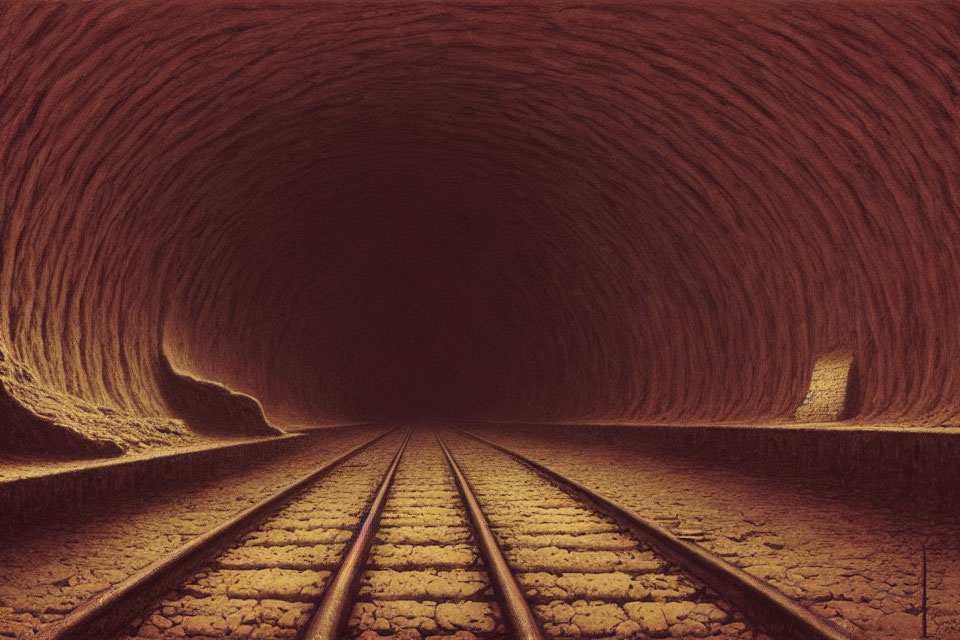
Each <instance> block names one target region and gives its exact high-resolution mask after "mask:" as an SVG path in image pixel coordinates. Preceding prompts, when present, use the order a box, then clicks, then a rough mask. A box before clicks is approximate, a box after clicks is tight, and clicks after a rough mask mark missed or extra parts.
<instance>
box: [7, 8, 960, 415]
mask: <svg viewBox="0 0 960 640" xmlns="http://www.w3.org/2000/svg"><path fill="white" fill-rule="evenodd" d="M958 42H960V9H958V7H957V6H956V5H955V4H952V3H946V2H944V3H938V2H917V3H870V2H859V3H853V2H851V3H838V2H820V3H817V2H768V1H763V2H753V1H737V2H721V3H718V2H707V1H706V0H704V1H702V2H646V1H641V2H635V1H630V2H615V3H593V2H587V3H583V2H567V1H563V0H559V1H554V0H550V1H548V2H532V3H515V2H509V3H508V2H491V1H485V0H484V1H480V2H443V3H439V2H426V1H408V0H399V1H391V2H389V3H387V2H330V3H314V2H303V1H299V0H274V1H271V2H269V3H267V2H256V1H254V0H235V1H223V0H215V1H213V2H204V3H196V2H185V1H182V0H174V1H170V2H145V1H130V0H123V1H120V0H117V1H105V0H95V1H92V2H67V3H48V2H29V1H26V2H9V3H4V4H3V5H0V167H2V170H0V199H2V218H0V250H2V264H0V351H2V352H3V353H5V354H6V359H7V362H16V363H18V366H20V367H22V368H23V370H24V371H27V372H29V374H28V375H29V378H30V380H28V381H27V382H26V383H24V384H27V385H28V386H30V385H32V386H33V388H38V389H43V390H45V393H47V395H48V396H49V397H50V398H53V399H54V401H55V400H56V399H57V398H72V399H71V400H70V402H73V401H74V399H77V400H76V402H80V403H84V402H85V403H89V404H91V405H95V406H99V407H112V408H113V409H111V410H116V411H118V412H120V413H121V414H124V415H140V416H152V417H165V416H171V415H173V416H177V417H182V416H180V415H179V414H178V413H177V411H174V410H172V409H171V405H172V404H174V405H175V404H177V402H172V401H171V399H170V389H171V388H179V387H178V386H177V385H178V384H179V383H177V384H174V383H172V382H171V380H170V378H171V376H174V377H175V376H177V373H175V372H180V373H182V374H186V375H189V376H192V377H195V378H202V379H205V380H214V381H217V382H220V383H222V384H224V385H226V386H227V387H229V388H230V389H233V390H235V391H239V392H243V393H245V394H249V395H251V396H253V397H255V398H257V399H258V400H259V401H260V402H261V403H262V405H263V407H264V409H265V411H266V414H267V417H268V418H269V419H270V420H271V421H272V422H274V423H276V424H289V423H304V422H334V421H349V420H366V419H381V418H386V419H390V418H405V417H463V418H481V419H504V420H528V421H530V420H571V421H576V420H626V421H633V420H637V421H720V420H745V419H750V420H755V419H761V418H762V419H769V418H775V417H789V416H791V415H792V413H793V411H794V409H795V408H796V407H797V406H798V405H799V404H800V402H801V401H802V400H803V397H804V393H805V390H806V385H807V383H808V381H809V376H810V371H811V368H812V366H813V363H814V361H815V360H816V358H817V356H818V354H823V353H827V352H831V351H835V350H838V349H839V350H845V351H848V352H851V353H853V355H854V358H855V360H856V363H857V370H858V375H859V378H860V380H859V393H860V397H859V399H858V413H857V415H856V416H855V417H857V418H860V419H871V420H872V419H882V420H928V421H942V420H943V419H944V418H947V417H949V416H952V415H954V414H955V413H956V412H957V410H958V407H960V367H958V363H960V320H958V318H960V286H958V282H960V213H958V211H960V210H958V204H957V203H958V202H960V160H958V147H960V145H958V133H957V131H958V130H957V122H956V119H957V115H958V102H957V101H958V97H957V96H958V77H960V72H958V63H957V54H958V45H957V43H958ZM167 360H169V366H168V365H167V364H166V361H167ZM21 382H22V381H21ZM175 393H176V392H175ZM197 393H200V395H201V396H202V395H203V393H202V392H200V391H198V392H197ZM63 402H67V400H64V401H63ZM245 402H246V401H245ZM131 428H132V429H135V428H134V427H131ZM226 428H227V430H229V427H226Z"/></svg>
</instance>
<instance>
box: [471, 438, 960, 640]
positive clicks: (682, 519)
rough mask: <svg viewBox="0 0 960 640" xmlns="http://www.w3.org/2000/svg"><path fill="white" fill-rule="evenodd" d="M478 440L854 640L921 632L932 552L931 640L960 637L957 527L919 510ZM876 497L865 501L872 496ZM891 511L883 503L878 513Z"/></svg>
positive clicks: (815, 489) (695, 466) (826, 491)
mask: <svg viewBox="0 0 960 640" xmlns="http://www.w3.org/2000/svg"><path fill="white" fill-rule="evenodd" d="M486 437H489V438H490V439H492V440H494V441H496V442H498V443H499V444H502V445H505V446H507V447H510V448H513V449H515V450H516V451H518V452H520V453H523V454H524V455H527V456H529V457H530V458H532V459H535V460H537V461H540V462H543V463H544V464H547V465H548V466H550V467H552V468H554V469H556V470H557V471H559V472H561V473H563V474H566V475H568V476H569V477H571V478H573V479H575V480H577V481H579V482H581V483H583V484H584V485H586V486H588V487H591V488H593V489H595V490H597V491H599V492H600V493H602V494H603V495H605V496H607V497H609V498H611V499H613V500H616V501H618V502H619V503H620V504H623V505H624V506H627V507H629V508H631V509H634V510H636V511H637V512H639V513H641V514H643V515H645V516H647V517H649V518H652V519H653V520H655V521H657V522H658V523H659V524H661V525H663V526H664V527H666V528H668V529H670V530H672V531H673V532H674V533H675V534H678V535H679V536H680V537H682V538H686V539H688V540H691V541H694V542H696V543H698V544H700V545H702V546H704V547H705V548H707V549H709V550H711V551H713V552H714V553H717V554H718V555H720V556H722V557H724V558H725V559H726V560H727V561H728V562H731V563H732V564H735V565H737V566H739V567H741V568H743V569H744V570H746V571H747V572H749V573H752V574H753V575H755V576H757V577H760V578H762V579H765V580H767V581H768V582H770V583H771V584H773V585H774V586H776V587H777V588H778V589H780V590H781V591H783V592H784V593H786V594H787V595H789V596H791V597H793V598H795V599H797V600H798V601H800V602H801V603H803V604H805V605H807V606H808V607H809V608H810V609H811V610H812V611H814V612H816V613H818V614H820V615H822V616H824V617H826V618H829V619H831V620H833V621H834V622H836V623H837V624H838V625H839V626H841V627H842V628H844V629H845V630H847V631H848V632H849V633H851V635H855V636H860V637H863V638H870V639H874V638H878V639H879V638H883V639H890V640H906V639H908V638H917V637H918V636H919V633H920V615H919V611H920V608H919V600H920V596H919V570H920V548H921V544H922V543H923V541H924V540H927V541H928V548H929V574H928V589H929V637H931V638H939V639H942V640H956V639H958V638H960V522H958V520H957V517H956V514H955V513H954V514H946V515H944V514H943V513H942V512H938V511H937V510H936V509H932V508H928V507H925V506H924V502H923V501H922V500H919V499H918V500H916V501H909V500H904V499H903V498H896V499H894V498H893V497H892V496H886V497H884V498H881V499H880V500H878V497H877V495H876V490H873V491H872V492H871V491H870V487H866V488H864V489H859V490H858V489H849V488H838V487H836V486H834V485H832V484H831V482H830V479H829V478H808V477H791V476H789V474H788V473H787V472H786V471H785V472H784V474H783V475H782V476H781V477H779V478H777V479H776V480H775V481H774V480H770V479H764V478H762V477H756V476H754V477H751V476H750V475H747V474H744V473H743V472H742V471H739V470H735V469H734V470H731V469H729V468H726V469H724V468H711V467H710V466H708V465H705V464H704V462H703V461H702V460H698V459H689V458H688V459H682V458H680V457H677V456H666V455H658V454H657V453H656V452H655V451H650V450H647V451H645V450H643V449H641V448H640V447H639V446H638V445H630V449H628V450H625V449H624V445H623V444H617V445H615V444H612V443H611V444H607V445H604V444H591V445H590V446H589V447H584V446H580V445H578V444H577V442H576V440H575V439H573V438H571V439H562V438H560V439H556V438H555V439H553V440H552V441H546V440H544V439H542V438H537V437H536V435H535V434H526V435H524V434H523V433H519V432H514V433H508V432H506V431H502V430H496V431H488V432H487V433H486ZM871 493H872V495H871ZM884 500H889V502H888V503H887V504H885V505H884V504H878V502H883V501H884Z"/></svg>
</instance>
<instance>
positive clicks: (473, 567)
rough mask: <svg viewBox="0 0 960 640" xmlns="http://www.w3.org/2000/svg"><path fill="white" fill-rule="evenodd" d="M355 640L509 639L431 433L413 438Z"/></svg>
mask: <svg viewBox="0 0 960 640" xmlns="http://www.w3.org/2000/svg"><path fill="white" fill-rule="evenodd" d="M347 636H348V637H360V638H364V639H370V638H391V637H395V638H418V639H419V638H457V639H460V640H469V639H471V638H473V639H477V640H486V639H492V638H500V637H505V629H504V625H503V622H502V619H501V614H500V611H499V607H498V605H497V603H496V599H495V594H494V592H493V590H492V589H491V587H490V580H489V577H488V576H487V573H486V571H485V570H484V568H483V563H482V560H481V557H480V551H479V549H478V547H477V545H476V542H475V541H474V538H473V533H472V531H471V528H470V523H469V520H468V519H467V515H466V511H465V510H464V507H463V504H462V502H461V500H460V495H459V493H458V492H457V488H456V484H455V483H454V480H453V476H452V475H451V473H450V470H449V468H448V466H447V462H446V460H445V459H444V457H443V453H442V451H441V449H440V447H439V445H438V444H437V442H436V439H435V438H434V436H433V435H432V434H431V433H430V432H429V431H418V432H416V433H415V434H414V435H413V436H412V438H411V440H410V442H409V444H408V445H407V451H406V453H405V455H404V458H403V460H401V462H400V467H399V468H398V470H397V475H396V477H395V478H394V483H393V487H392V488H391V492H390V496H389V498H388V499H387V502H386V505H385V507H384V512H383V515H382V516H381V519H380V529H379V530H378V532H377V536H376V541H375V543H374V546H373V548H372V549H371V551H370V556H369V559H368V564H367V570H366V571H365V572H364V574H363V575H362V576H361V579H360V592H359V596H358V600H357V602H356V603H355V604H354V607H353V610H352V612H351V616H350V619H349V621H348V623H347Z"/></svg>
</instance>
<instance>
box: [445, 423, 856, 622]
mask: <svg viewBox="0 0 960 640" xmlns="http://www.w3.org/2000/svg"><path fill="white" fill-rule="evenodd" d="M456 431H458V432H459V433H461V434H463V435H465V436H467V437H470V438H473V439H474V440H477V441H478V442H481V443H483V444H485V445H487V446H490V447H492V448H494V449H496V450H498V451H500V452H502V453H504V454H506V455H508V456H510V457H512V458H513V459H515V460H517V461H519V462H521V463H523V464H525V465H527V466H528V467H531V468H532V469H534V470H535V471H537V472H539V473H540V474H541V475H543V476H544V477H546V478H548V479H549V480H551V481H553V482H554V483H555V484H557V485H559V486H560V488H561V489H565V490H566V491H567V492H568V493H573V494H574V495H577V496H579V497H580V499H581V500H584V501H585V502H587V503H589V504H591V505H593V506H595V507H596V508H597V509H598V510H600V511H601V512H603V513H606V514H607V515H609V516H611V517H613V518H614V519H615V520H617V521H619V522H620V523H621V524H623V525H625V526H626V527H627V528H629V529H630V530H632V531H634V532H636V533H637V534H638V535H639V536H641V537H642V538H643V539H645V540H646V541H647V542H649V543H650V545H651V546H652V547H654V548H656V550H657V551H658V552H660V553H661V554H663V555H664V556H666V557H667V559H669V560H671V561H673V562H674V563H676V564H677V565H678V566H680V567H681V568H682V569H683V570H684V571H686V572H687V573H689V574H691V575H693V576H695V577H696V578H698V579H700V580H701V581H702V582H703V583H704V584H706V585H707V586H708V587H710V588H711V589H713V590H714V591H716V592H717V593H718V594H720V596H721V597H723V598H724V599H725V600H727V601H729V602H730V603H731V604H732V605H734V606H735V607H736V608H737V609H739V610H740V611H741V612H742V613H744V614H745V615H747V616H748V617H750V618H751V619H752V620H753V621H754V622H755V623H756V624H757V625H759V626H760V627H761V628H763V630H764V631H766V632H767V633H769V634H771V635H773V636H775V637H777V638H784V639H787V638H789V639H790V640H852V639H851V637H850V636H848V635H847V634H845V633H844V632H843V631H841V630H840V629H838V628H837V627H836V626H834V625H833V624H831V623H830V622H828V621H827V620H824V619H823V618H821V617H819V616H817V615H815V614H813V613H812V612H810V611H808V610H807V609H805V608H804V607H802V606H801V605H800V604H798V603H797V602H795V601H794V600H793V599H791V598H789V597H787V596H786V595H784V594H783V593H781V592H780V591H778V590H777V589H775V588H774V587H772V586H771V585H769V584H768V583H766V582H764V581H763V580H760V579H759V578H756V577H755V576H752V575H750V574H749V573H747V572H746V571H744V570H743V569H740V568H739V567H735V566H733V565H732V564H730V563H729V562H727V561H725V560H724V559H722V558H721V557H720V556H718V555H716V554H714V553H711V552H710V551H708V550H706V549H705V548H703V547H701V546H700V545H696V544H693V543H691V542H687V541H686V540H681V539H680V538H678V537H677V536H675V535H674V534H673V533H671V532H670V531H669V530H667V529H665V528H664V527H662V526H660V525H659V524H657V523H656V522H654V521H652V520H650V519H649V518H645V517H643V516H641V515H640V514H638V513H637V512H635V511H632V510H630V509H627V508H626V507H622V506H620V505H619V504H617V503H616V502H614V501H613V500H610V499H609V498H607V497H605V496H603V495H601V494H599V493H597V492H596V491H594V490H593V489H590V488H589V487H586V486H584V485H582V484H580V483H579V482H577V481H576V480H571V479H570V478H568V477H566V476H565V475H563V474H562V473H560V472H558V471H555V470H553V469H551V468H550V467H548V466H547V465H545V464H542V463H540V462H537V461H536V460H532V459H530V458H528V457H527V456H525V455H523V454H521V453H517V452H516V451H513V450H512V449H508V448H507V447H504V446H502V445H499V444H496V443H494V442H490V441H489V440H486V439H484V438H481V437H480V436H478V435H475V434H472V433H469V432H467V431H463V430H461V429H456Z"/></svg>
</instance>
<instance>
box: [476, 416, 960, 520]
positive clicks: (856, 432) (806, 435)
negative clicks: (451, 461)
mask: <svg viewBox="0 0 960 640" xmlns="http://www.w3.org/2000/svg"><path fill="white" fill-rule="evenodd" d="M470 426H471V430H473V431H476V432H490V433H493V432H496V431H515V430H517V429H526V430H528V432H530V433H535V434H536V435H537V436H538V437H544V438H550V439H557V440H561V441H566V442H573V443H576V444H577V445H578V446H583V447H589V446H591V445H592V444H600V443H604V444H608V445H609V444H614V443H615V444H616V445H617V446H618V447H622V449H623V452H624V454H625V455H629V454H630V453H631V452H632V451H650V452H653V453H656V454H657V455H670V456H677V457H683V458H690V459H693V460H695V461H696V462H697V463H698V464H702V465H704V466H711V465H712V466H718V465H726V466H735V467H736V468H737V469H740V470H743V471H744V472H748V473H763V474H770V475H790V474H821V475H828V476H829V477H830V478H831V480H833V481H835V482H838V483H852V484H865V483H866V484H872V485H876V486H878V487H891V488H894V489H896V490H904V491H919V492H926V493H928V494H930V495H931V497H932V498H933V499H936V500H941V501H942V502H943V503H944V504H957V499H958V498H960V464H958V462H960V429H957V428H951V427H942V428H924V429H919V428H918V429H914V428H896V427H885V426H877V427H871V426H858V425H792V424H784V425H770V426H756V425H750V426H731V425H724V426H688V425H687V426H684V425H678V426H668V425H629V426H627V425H494V424H489V423H487V424H477V423H475V424H472V425H470ZM611 463H612V464H615V461H611Z"/></svg>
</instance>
